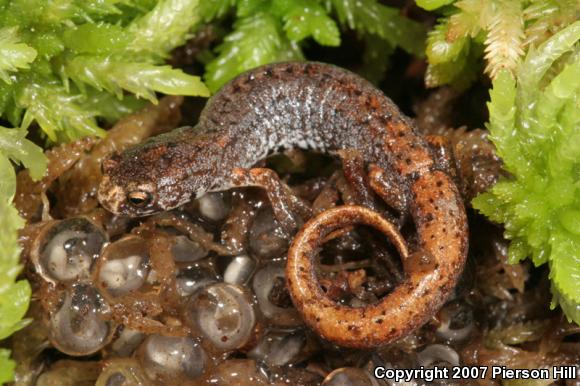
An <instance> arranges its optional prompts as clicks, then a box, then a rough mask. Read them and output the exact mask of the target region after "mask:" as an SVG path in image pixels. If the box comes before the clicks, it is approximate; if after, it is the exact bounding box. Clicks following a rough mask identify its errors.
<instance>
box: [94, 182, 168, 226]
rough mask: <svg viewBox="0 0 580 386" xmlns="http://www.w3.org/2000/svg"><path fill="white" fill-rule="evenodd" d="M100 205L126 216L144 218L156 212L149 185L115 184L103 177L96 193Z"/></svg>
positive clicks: (153, 190) (151, 186)
mask: <svg viewBox="0 0 580 386" xmlns="http://www.w3.org/2000/svg"><path fill="white" fill-rule="evenodd" d="M97 198H98V200H99V202H100V203H101V205H102V206H103V207H104V208H105V209H107V210H108V211H110V212H112V213H115V214H122V215H128V216H132V217H134V216H144V215H148V214H151V213H155V212H158V211H159V210H160V208H158V206H157V205H156V202H155V198H156V193H155V188H154V186H153V184H151V183H142V184H129V185H128V186H121V185H119V184H115V183H114V182H113V179H112V178H111V176H108V175H105V176H103V179H102V180H101V184H100V185H99V189H98V191H97Z"/></svg>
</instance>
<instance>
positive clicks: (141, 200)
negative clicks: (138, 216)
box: [127, 190, 153, 208]
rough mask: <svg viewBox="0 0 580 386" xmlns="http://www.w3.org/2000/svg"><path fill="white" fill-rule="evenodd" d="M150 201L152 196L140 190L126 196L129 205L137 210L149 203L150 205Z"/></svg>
mask: <svg viewBox="0 0 580 386" xmlns="http://www.w3.org/2000/svg"><path fill="white" fill-rule="evenodd" d="M152 199H153V196H152V195H151V193H149V192H144V191H142V190H136V191H134V192H130V193H129V194H127V201H129V203H130V204H131V205H133V206H134V207H137V208H142V207H144V206H147V205H148V204H149V203H151V200H152Z"/></svg>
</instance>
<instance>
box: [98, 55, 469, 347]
mask: <svg viewBox="0 0 580 386" xmlns="http://www.w3.org/2000/svg"><path fill="white" fill-rule="evenodd" d="M292 147H302V148H310V149H315V150H319V151H323V152H329V151H333V150H339V149H355V150H357V151H358V152H359V153H360V154H361V155H362V157H363V158H364V160H365V161H366V162H371V163H374V164H377V165H379V166H380V167H381V168H382V169H385V170H386V172H387V173H389V174H392V175H394V176H396V182H397V185H398V186H399V187H400V189H399V190H400V191H401V192H404V193H403V194H404V195H405V200H404V201H405V202H408V206H409V208H408V209H409V211H410V213H411V216H412V218H413V221H414V223H415V227H416V229H417V233H418V238H419V246H418V248H420V249H422V250H423V251H425V253H427V254H428V255H429V256H432V257H433V258H434V259H435V265H434V267H435V268H434V269H433V270H432V271H430V272H423V271H421V272H419V273H414V272H407V275H408V276H409V279H408V280H406V281H405V282H404V283H402V285H401V286H400V287H398V288H397V290H396V291H395V292H394V293H393V294H391V295H389V296H388V297H387V298H385V299H384V300H383V301H382V302H381V303H380V304H383V305H384V307H388V309H387V308H376V307H375V308H376V309H375V308H373V309H374V311H373V313H372V315H371V314H369V318H371V316H372V318H371V319H368V318H365V317H362V318H361V315H360V313H361V312H362V313H364V311H363V310H365V309H366V308H363V309H361V310H360V311H356V312H354V313H353V312H350V311H348V310H347V309H346V308H345V307H342V306H338V305H336V304H334V305H333V304H332V303H331V302H329V301H327V300H329V299H327V298H325V297H324V294H323V293H322V291H318V290H316V291H315V290H314V289H315V288H318V289H319V286H318V285H316V286H314V287H312V286H313V284H312V283H313V280H315V279H316V278H315V276H314V273H313V271H311V270H304V269H303V268H304V266H303V265H301V262H304V261H305V260H304V259H311V258H312V253H308V254H306V255H304V254H302V252H303V251H306V250H308V248H306V247H305V246H304V245H302V246H296V245H295V244H294V245H293V248H292V249H291V253H290V255H289V261H288V267H287V276H288V283H289V287H290V289H291V294H292V297H293V300H294V303H295V305H296V307H297V308H298V309H299V310H300V311H301V313H302V314H303V316H304V317H305V320H306V322H307V323H308V324H309V325H310V326H311V327H312V328H314V329H315V330H316V331H318V332H319V333H320V334H321V335H323V336H324V337H326V338H327V339H329V340H332V341H335V342H337V343H339V344H343V345H347V346H352V347H360V348H365V347H374V346H377V345H381V344H385V343H388V342H390V341H392V340H393V339H396V338H398V337H400V336H402V335H404V334H405V333H408V332H409V331H410V330H412V329H413V328H416V327H418V326H420V325H421V324H423V323H424V322H425V321H426V320H428V319H429V318H430V317H431V316H432V315H433V313H434V312H435V311H436V310H437V309H438V308H439V307H440V305H441V304H442V303H443V302H444V301H445V299H446V298H447V297H448V295H449V294H450V292H451V291H452V289H453V287H454V286H455V283H456V281H457V278H458V276H459V274H460V272H461V270H462V267H463V265H464V262H465V256H466V253H467V225H466V224H467V222H466V218H465V209H464V206H463V202H462V201H461V199H460V197H459V194H458V192H457V188H456V187H455V185H454V183H453V181H452V180H451V178H450V177H449V176H448V175H447V174H446V173H445V172H443V171H442V170H440V168H439V166H438V165H437V163H436V162H435V160H434V159H435V158H434V154H433V153H432V151H431V150H430V148H429V146H428V145H427V143H426V141H425V140H424V139H423V138H422V137H421V136H419V135H418V134H417V133H416V132H415V130H414V129H413V125H412V123H411V122H410V120H409V119H408V118H406V117H405V116H404V115H403V114H402V113H401V112H400V111H399V110H398V108H397V107H396V106H395V105H394V104H393V102H392V101H391V100H390V99H389V98H388V97H386V96H385V95H384V94H383V93H382V92H381V91H379V90H378V89H376V88H375V87H374V86H373V85H371V84H370V83H368V82H367V81H365V80H364V79H362V78H360V77H359V76H357V75H355V74H353V73H351V72H349V71H346V70H344V69H341V68H338V67H335V66H332V65H329V64H323V63H303V62H294V63H280V64H273V65H268V66H264V67H260V68H257V69H254V70H252V71H249V72H247V73H245V74H242V75H240V76H239V77H237V78H236V79H234V80H232V81H231V82H229V83H228V84H227V85H225V86H224V87H223V88H222V89H221V90H220V91H219V92H218V93H217V94H216V95H214V96H213V97H212V98H211V99H210V100H209V102H208V104H207V106H206V107H205V109H204V111H203V112H202V115H201V118H200V120H199V123H198V125H197V126H196V127H195V128H183V129H179V130H175V131H173V132H170V133H167V134H163V135H161V136H158V137H155V138H152V139H151V140H149V141H147V142H145V143H144V144H142V145H139V146H137V147H136V148H133V149H131V150H129V151H127V152H125V153H123V154H122V155H121V156H120V157H115V158H113V159H111V160H108V161H107V162H105V163H104V165H103V171H104V178H103V181H102V183H101V186H100V189H99V200H100V201H101V203H102V204H103V206H104V207H106V208H108V209H109V210H111V211H113V212H115V213H124V214H128V215H144V214H149V213H153V212H155V211H160V210H167V209H171V208H174V207H176V206H179V205H181V204H183V203H185V202H187V201H189V200H190V199H192V198H194V197H196V196H198V195H200V194H202V193H204V192H206V191H210V190H223V189H227V188H229V187H230V186H231V182H230V176H231V175H232V170H233V168H236V167H238V168H248V167H251V166H252V165H254V164H255V163H256V162H257V161H258V160H260V159H262V158H264V157H265V156H267V155H268V154H270V153H273V152H276V151H278V150H280V149H282V148H292ZM133 190H141V191H143V190H144V191H147V192H150V193H151V195H152V197H153V200H152V202H151V203H150V204H149V205H147V206H145V207H142V208H136V207H132V206H131V205H129V204H128V203H127V202H126V196H127V193H129V192H131V191H133ZM322 215H324V213H323V214H321V215H320V216H322ZM353 216H354V217H353V218H354V220H356V214H353ZM330 220H332V218H330V217H329V221H330ZM313 221H314V220H313ZM315 222H316V221H315ZM313 227H314V225H311V226H310V228H309V226H308V225H307V226H306V228H304V229H303V230H302V231H301V232H300V233H299V237H302V238H301V240H302V239H305V240H309V241H308V242H310V243H312V242H315V241H316V240H315V239H316V238H315V237H314V236H316V234H317V232H316V231H314V230H313V229H314V228H313ZM313 235H314V236H313ZM311 236H312V237H314V238H312V237H311ZM309 237H311V238H309ZM307 283H310V284H307ZM313 288H314V289H313ZM320 299H323V300H324V299H326V300H324V302H323V303H324V306H321V304H322V303H321V300H320ZM349 312H350V313H349ZM375 313H376V314H375ZM369 320H370V321H369ZM379 320H380V323H379ZM383 322H384V324H383ZM369 326H370V327H369Z"/></svg>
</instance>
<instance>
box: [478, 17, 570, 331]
mask: <svg viewBox="0 0 580 386" xmlns="http://www.w3.org/2000/svg"><path fill="white" fill-rule="evenodd" d="M579 40H580V22H576V23H574V24H572V25H570V26H568V27H567V28H565V29H563V30H562V31H560V32H558V33H557V34H555V35H554V36H553V37H551V38H550V39H548V40H547V41H546V42H545V43H543V44H542V45H540V46H539V47H538V48H537V49H535V50H531V51H530V52H529V53H528V54H527V56H526V57H525V59H524V60H523V63H522V65H521V66H520V67H519V68H518V70H517V71H516V76H515V78H514V77H513V76H512V75H510V74H509V73H508V72H507V71H502V72H501V73H500V74H499V75H498V76H497V78H496V79H495V80H494V82H493V89H492V91H491V101H490V102H489V104H488V106H489V112H490V120H489V125H488V128H489V131H490V133H491V139H492V141H493V142H494V144H495V145H496V148H497V152H498V154H499V155H500V156H501V158H502V159H503V161H504V167H505V169H506V170H507V171H509V172H510V173H511V174H512V178H510V179H505V180H503V181H500V182H499V183H497V184H496V185H495V186H494V187H493V188H492V189H491V191H490V192H488V193H485V194H482V195H481V196H479V197H477V198H476V199H475V200H474V201H473V206H474V208H476V209H478V210H480V211H481V212H482V213H484V214H485V215H487V216H488V217H489V218H490V219H491V220H493V221H495V222H498V223H502V224H504V226H505V236H506V238H508V239H510V240H512V241H511V245H510V249H509V259H510V261H511V262H514V263H515V262H517V261H520V260H522V259H524V258H526V257H530V258H531V259H532V261H533V262H534V264H535V265H541V264H545V263H548V264H549V266H550V279H551V280H552V292H553V294H554V306H555V305H556V304H560V306H561V307H562V309H563V310H564V313H565V314H566V315H567V316H568V318H569V319H570V320H573V321H574V322H576V323H580V173H579V171H580V98H579V93H580V56H579V55H578V51H577V44H578V41H579Z"/></svg>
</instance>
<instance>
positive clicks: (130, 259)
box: [97, 235, 150, 297]
mask: <svg viewBox="0 0 580 386" xmlns="http://www.w3.org/2000/svg"><path fill="white" fill-rule="evenodd" d="M149 270H150V267H149V250H148V248H147V244H146V242H145V240H144V239H142V238H141V237H139V236H134V235H129V236H126V237H124V238H122V239H120V240H117V241H115V242H114V243H111V244H109V245H108V246H107V247H105V249H104V251H103V254H102V258H101V260H100V261H99V266H98V270H97V272H98V277H97V280H98V283H99V286H100V288H101V289H102V290H103V291H106V292H107V293H108V294H109V295H111V296H113V297H116V296H121V295H125V294H127V293H129V292H131V291H136V290H138V289H139V288H141V286H143V284H144V283H145V281H146V280H147V275H148V274H149Z"/></svg>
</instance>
